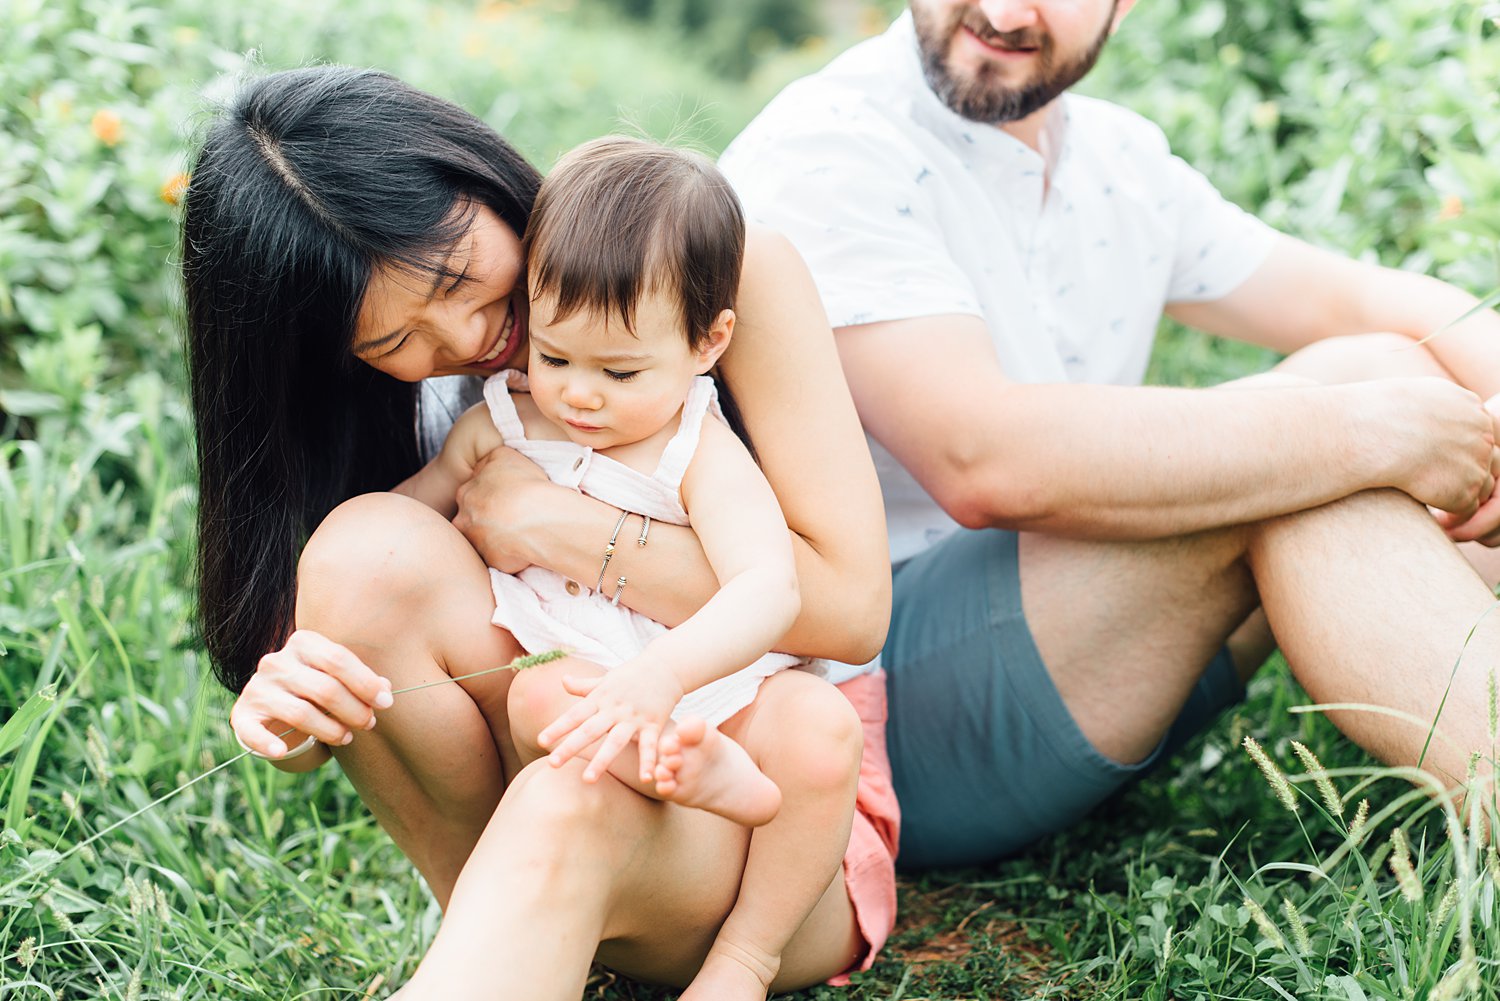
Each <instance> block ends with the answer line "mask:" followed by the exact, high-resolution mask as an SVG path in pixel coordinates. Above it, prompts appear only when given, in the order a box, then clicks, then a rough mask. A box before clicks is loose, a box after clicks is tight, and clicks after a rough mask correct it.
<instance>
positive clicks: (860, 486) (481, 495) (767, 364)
mask: <svg viewBox="0 0 1500 1001" xmlns="http://www.w3.org/2000/svg"><path fill="white" fill-rule="evenodd" d="M735 314H736V317H737V322H736V327H735V337H734V341H733V342H732V343H731V344H730V347H729V350H728V351H727V352H726V353H725V355H724V357H723V359H721V361H720V369H721V371H722V373H723V377H724V380H725V382H726V383H727V384H728V386H729V389H730V391H731V392H732V393H733V394H734V398H735V401H736V402H737V403H738V404H739V407H740V412H741V414H742V416H743V417H744V420H745V426H746V428H747V429H748V430H749V432H750V436H751V438H752V440H753V441H754V443H755V449H756V453H757V455H758V456H759V458H760V463H761V469H762V471H763V472H764V473H765V476H766V479H767V480H768V481H769V482H770V484H771V487H772V489H773V490H775V492H776V497H777V500H778V501H779V502H780V504H781V510H782V513H783V514H784V515H785V516H786V522H787V525H788V526H789V527H790V529H791V532H792V547H793V551H794V555H795V558H796V563H797V579H798V584H799V587H800V590H801V594H802V612H801V614H800V615H799V616H798V617H797V621H796V622H795V623H794V624H793V626H792V628H791V630H790V631H789V632H788V633H787V634H786V636H785V637H784V638H783V639H782V641H781V642H780V643H779V644H778V646H777V648H778V649H781V650H785V651H786V652H788V653H794V654H799V655H801V656H808V657H828V658H831V659H834V660H842V661H848V662H851V663H860V662H863V661H866V660H869V659H870V658H871V657H873V656H874V655H875V654H876V653H877V652H878V651H879V649H880V646H881V644H882V643H883V642H884V638H885V630H886V626H887V624H888V623H889V617H890V601H891V596H890V565H889V562H888V556H887V548H886V541H885V516H884V511H883V509H882V507H881V503H880V488H879V484H878V482H877V480H876V478H875V468H874V465H873V463H872V462H871V461H870V454H869V450H868V448H867V447H866V445H865V440H864V435H863V433H862V432H861V431H860V427H859V419H858V418H857V417H856V416H855V413H854V404H853V402H852V401H851V399H850V397H849V390H848V387H847V385H846V384H845V382H844V376H843V371H842V370H841V369H840V368H839V361H838V355H837V353H836V352H835V350H834V346H833V335H832V333H831V332H830V330H829V328H828V321H827V317H826V316H825V315H824V313H823V307H822V304H821V303H820V302H819V300H818V293H817V289H816V288H815V287H814V286H813V283H812V278H811V276H810V275H809V274H808V272H807V268H806V266H805V265H804V264H803V263H802V260H801V258H800V257H798V256H797V252H796V251H795V250H794V249H793V248H792V246H791V244H790V243H788V242H787V241H786V240H785V239H784V238H782V237H781V236H779V235H777V234H775V233H772V232H771V231H769V230H765V229H759V228H752V229H751V231H750V234H749V239H748V241H747V243H746V250H745V269H744V277H743V279H742V281H741V283H740V294H739V300H738V302H737V303H736V306H735ZM619 514H620V512H619V509H618V508H611V507H610V506H608V505H607V504H604V503H602V502H600V501H597V500H593V499H592V498H589V497H584V496H582V495H581V494H579V493H577V492H576V491H572V490H568V489H567V488H565V487H558V486H555V485H553V484H550V483H548V482H547V480H546V477H545V476H543V475H542V473H541V470H539V469H537V467H536V466H535V465H534V464H533V463H531V462H529V461H528V460H526V459H524V458H523V457H521V456H519V455H517V454H516V453H514V452H511V451H510V450H508V449H497V450H496V451H495V452H493V453H491V454H490V455H489V456H487V457H486V458H485V459H484V460H481V462H480V463H479V466H478V469H477V470H476V474H475V478H474V479H473V480H470V481H469V483H468V484H466V485H465V486H464V487H463V488H461V489H460V491H459V513H458V517H456V518H455V519H454V522H453V523H454V525H455V526H457V527H458V529H459V530H460V531H462V532H463V533H464V535H466V536H467V537H468V538H469V541H470V542H471V543H473V544H474V547H475V548H476V549H478V550H479V552H480V554H481V555H482V556H484V558H485V560H486V562H488V563H489V565H490V566H493V567H495V568H496V569H499V570H503V571H508V572H513V571H515V570H519V569H522V568H524V567H526V566H529V565H532V564H535V565H537V566H543V567H547V568H548V569H550V570H553V571H555V572H557V573H560V574H562V575H563V576H565V577H571V578H573V579H575V580H582V581H592V580H593V579H594V578H595V576H596V575H597V574H598V572H599V564H600V561H601V560H602V558H603V554H604V546H605V543H606V542H608V540H609V536H610V532H611V531H612V530H613V528H614V525H615V522H616V521H617V520H618V519H619ZM610 572H611V573H618V574H621V575H624V576H626V577H628V578H629V579H630V587H629V589H628V590H627V592H626V594H625V596H624V598H623V599H622V600H623V601H624V602H625V604H627V605H629V606H630V607H631V608H633V609H635V610H636V611H638V612H641V613H642V614H644V615H648V616H650V617H651V618H653V619H656V620H657V621H658V622H662V623H664V624H666V625H669V626H675V625H678V624H679V623H681V622H682V621H683V620H685V619H686V618H687V617H688V616H690V615H692V614H693V613H694V612H696V611H697V610H698V609H699V608H701V607H702V606H703V604H704V603H705V602H707V601H708V600H709V598H711V597H712V596H713V594H714V593H715V592H716V591H717V590H718V579H717V577H715V575H714V571H713V567H712V566H711V565H710V564H709V561H708V559H707V558H706V557H705V556H704V554H703V547H702V546H701V545H700V544H699V543H698V539H697V537H696V536H695V535H694V533H693V531H692V529H690V528H686V527H679V526H673V525H655V524H653V525H652V526H651V541H650V544H649V545H648V546H647V547H646V548H644V549H637V548H636V547H634V546H621V547H619V549H617V550H616V552H615V556H614V558H613V560H612V561H611V562H610Z"/></svg>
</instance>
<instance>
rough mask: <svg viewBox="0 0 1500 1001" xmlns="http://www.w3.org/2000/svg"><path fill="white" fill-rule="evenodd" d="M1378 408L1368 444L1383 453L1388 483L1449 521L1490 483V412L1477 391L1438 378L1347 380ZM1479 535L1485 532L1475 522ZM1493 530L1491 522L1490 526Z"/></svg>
mask: <svg viewBox="0 0 1500 1001" xmlns="http://www.w3.org/2000/svg"><path fill="white" fill-rule="evenodd" d="M1348 388H1349V389H1351V390H1354V391H1356V392H1360V393H1364V394H1366V395H1367V397H1368V398H1369V399H1370V400H1371V402H1372V403H1373V404H1375V405H1378V406H1382V407H1384V408H1385V419H1386V421H1387V423H1386V425H1385V428H1386V429H1385V431H1384V432H1383V438H1382V439H1381V440H1375V441H1372V442H1371V443H1370V447H1372V448H1379V449H1382V450H1383V451H1384V452H1385V453H1386V454H1387V455H1388V456H1389V461H1390V465H1389V467H1388V470H1389V477H1388V485H1390V486H1394V487H1397V488H1399V489H1401V490H1403V491H1405V492H1406V493H1407V494H1410V495H1411V496H1412V497H1414V498H1416V499H1417V500H1419V501H1421V502H1422V503H1423V504H1426V505H1427V506H1428V507H1431V508H1433V509H1434V510H1436V511H1439V512H1443V513H1444V514H1446V515H1448V516H1449V521H1450V522H1451V524H1445V526H1444V527H1446V528H1450V529H1451V528H1453V527H1455V526H1457V525H1460V524H1463V523H1466V522H1468V521H1470V520H1471V519H1473V518H1475V516H1476V515H1477V514H1478V513H1479V511H1480V510H1481V505H1485V506H1486V507H1487V506H1488V505H1486V502H1487V501H1489V500H1490V498H1491V495H1492V494H1493V493H1494V491H1495V477H1496V473H1497V472H1500V466H1497V462H1496V453H1495V448H1496V438H1497V433H1500V427H1497V420H1496V417H1495V415H1494V414H1493V413H1491V412H1490V410H1488V409H1486V407H1485V405H1484V404H1483V403H1482V402H1481V401H1480V399H1479V397H1478V396H1476V395H1475V394H1473V393H1471V392H1469V391H1468V390H1467V389H1464V388H1463V387H1461V386H1458V385H1455V384H1454V383H1451V382H1449V381H1447V380H1446V379H1440V378H1435V377H1433V378H1422V379H1381V380H1377V381H1373V382H1363V383H1355V384H1352V385H1350V386H1349V387H1348ZM1473 527H1474V530H1475V531H1476V532H1477V533H1478V534H1477V535H1476V537H1478V535H1486V534H1489V533H1488V531H1486V530H1484V526H1483V525H1479V524H1476V525H1475V526H1473ZM1489 528H1490V529H1491V530H1492V529H1493V528H1494V526H1493V525H1491V526H1489Z"/></svg>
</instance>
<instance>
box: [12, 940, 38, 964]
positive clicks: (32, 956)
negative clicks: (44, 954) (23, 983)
mask: <svg viewBox="0 0 1500 1001" xmlns="http://www.w3.org/2000/svg"><path fill="white" fill-rule="evenodd" d="M16 962H17V963H20V964H21V969H23V970H29V969H31V966H32V964H33V963H35V962H36V936H34V935H27V936H26V937H25V938H23V939H21V944H20V946H19V947H18V948H17V949H16Z"/></svg>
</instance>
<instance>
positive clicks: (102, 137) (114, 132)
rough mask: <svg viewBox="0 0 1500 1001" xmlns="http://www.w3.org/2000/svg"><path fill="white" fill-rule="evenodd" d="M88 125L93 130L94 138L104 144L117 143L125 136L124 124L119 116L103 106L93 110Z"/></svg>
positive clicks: (112, 144) (111, 144)
mask: <svg viewBox="0 0 1500 1001" xmlns="http://www.w3.org/2000/svg"><path fill="white" fill-rule="evenodd" d="M89 127H90V128H91V129H93V130H94V138H95V139H98V140H99V141H100V142H102V143H103V144H104V145H106V146H114V145H116V144H118V143H119V141H120V140H121V139H122V138H124V136H125V125H124V123H122V122H121V121H120V116H119V115H117V114H115V113H114V112H113V111H110V110H108V109H105V108H101V109H100V110H98V111H96V112H94V118H93V121H91V122H89Z"/></svg>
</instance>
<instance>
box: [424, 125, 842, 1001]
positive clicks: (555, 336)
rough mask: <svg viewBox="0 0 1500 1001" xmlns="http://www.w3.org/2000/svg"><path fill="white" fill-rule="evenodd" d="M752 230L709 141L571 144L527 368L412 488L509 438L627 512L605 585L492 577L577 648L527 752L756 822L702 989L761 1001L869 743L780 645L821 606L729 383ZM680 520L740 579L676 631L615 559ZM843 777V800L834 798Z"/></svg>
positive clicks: (500, 617)
mask: <svg viewBox="0 0 1500 1001" xmlns="http://www.w3.org/2000/svg"><path fill="white" fill-rule="evenodd" d="M744 240H745V226H744V219H743V215H742V213H741V210H740V206H739V202H738V200H737V199H736V197H735V195H734V193H733V191H732V190H731V189H730V187H729V185H728V183H727V182H726V181H725V180H724V178H723V177H722V176H721V175H720V174H719V172H718V171H717V169H716V168H714V166H713V165H712V164H711V163H709V162H708V161H707V160H705V159H703V158H701V157H698V156H696V155H693V154H690V153H686V152H682V151H678V150H673V149H669V148H664V147H661V146H658V145H655V144H652V143H648V142H644V141H640V140H635V139H628V138H620V137H609V138H605V139H600V140H596V141H594V142H590V143H586V144H584V145H583V146H581V147H579V148H577V149H575V150H574V151H572V152H571V153H569V154H568V155H567V156H566V157H564V158H563V160H562V161H560V162H559V164H558V165H557V167H556V168H555V169H554V170H553V172H552V174H551V175H549V176H548V178H547V179H546V181H545V183H544V184H543V185H542V188H541V191H540V193H539V194H538V197H537V201H536V205H535V207H534V208H533V211H532V215H531V220H530V224H529V226H528V229H527V232H526V236H525V240H524V252H525V256H526V269H527V277H528V284H529V294H530V298H531V303H532V305H531V322H530V331H529V336H530V339H531V340H530V363H529V368H528V376H525V377H523V376H520V375H519V373H505V374H501V375H497V376H494V377H492V378H491V379H490V380H489V381H488V382H487V383H486V385H485V403H484V404H481V405H479V406H476V407H475V408H473V409H472V410H470V411H468V412H467V413H466V414H464V415H463V416H462V417H461V418H460V419H459V421H458V422H457V424H455V426H454V428H453V431H452V432H451V433H450V435H449V437H448V439H447V441H446V442H445V443H444V446H443V450H442V453H441V454H440V455H439V456H438V457H437V458H435V459H434V460H433V461H432V462H431V463H429V464H428V465H427V466H426V467H425V468H424V469H423V470H421V471H420V472H419V473H418V474H417V475H416V476H415V477H413V478H412V479H411V480H409V481H408V482H407V484H406V485H404V487H403V490H404V491H406V492H408V493H411V494H413V495H415V496H417V497H418V498H420V499H422V500H423V501H425V502H426V503H428V504H430V505H431V506H433V507H434V508H436V509H438V510H440V511H443V512H445V513H446V514H448V515H449V516H451V515H452V514H453V512H454V510H455V506H456V502H455V495H456V492H457V489H458V487H459V485H460V484H462V483H463V482H464V481H466V480H467V479H468V478H469V477H470V476H471V474H472V472H473V469H474V467H475V464H476V463H477V462H478V461H479V460H480V458H481V457H482V456H484V455H485V454H486V453H487V452H489V451H491V450H492V449H494V448H496V447H497V446H500V445H502V444H503V445H506V446H509V447H511V448H513V449H515V450H517V451H519V452H520V453H521V454H523V455H526V456H527V457H529V458H530V459H532V460H533V461H535V462H536V463H537V464H538V465H539V466H540V467H541V468H542V469H543V471H544V472H546V474H547V475H548V477H549V478H551V479H552V480H553V481H554V482H557V483H561V484H564V485H567V486H570V487H573V488H575V489H578V490H581V491H582V492H584V493H586V494H588V495H590V496H593V497H596V498H598V499H600V500H602V501H605V502H607V503H609V504H612V505H613V506H615V507H618V508H620V515H619V519H618V521H617V523H616V525H615V530H614V534H613V536H612V537H611V538H610V539H609V541H608V543H607V545H606V546H605V548H604V550H603V553H602V554H601V561H602V565H601V566H600V569H599V573H598V577H597V579H595V580H587V581H585V580H578V581H573V580H568V579H566V578H564V577H562V576H561V575H559V574H556V573H554V572H552V571H550V570H546V569H543V568H540V567H529V568H527V569H526V570H523V571H522V572H521V573H520V574H517V575H514V576H511V575H507V574H502V573H499V572H498V571H493V570H492V571H491V578H492V582H493V585H494V592H495V606H496V607H495V614H494V619H493V621H494V622H495V624H496V625H498V626H501V627H503V628H505V629H507V630H509V631H510V632H511V633H512V634H513V635H514V636H515V638H516V640H517V642H518V643H520V644H521V646H522V647H524V648H525V649H526V650H527V652H530V653H536V652H542V651H546V650H552V649H563V650H565V651H567V652H568V653H569V654H570V655H572V656H571V657H569V658H568V659H566V660H563V661H559V662H555V663H553V664H548V665H545V666H542V667H537V668H533V669H531V670H529V671H526V672H524V673H522V674H521V675H519V676H518V677H517V678H516V679H515V681H514V682H513V684H512V690H511V695H510V699H509V705H510V712H511V728H512V736H513V739H514V740H515V741H516V743H517V746H518V748H519V750H520V752H521V755H522V759H523V761H531V760H536V759H537V758H540V757H541V756H543V754H544V753H545V752H546V751H547V750H549V749H550V754H548V755H547V756H548V758H549V760H550V761H551V762H552V763H553V764H556V765H561V764H563V763H564V762H566V761H567V760H568V759H569V758H571V757H573V756H575V755H579V756H582V757H585V758H587V759H588V764H587V765H586V766H585V768H584V769H583V777H584V779H586V780H589V781H595V780H598V779H599V778H600V777H602V775H603V774H604V772H605V771H609V772H610V774H611V775H613V776H615V777H616V778H617V779H619V780H621V781H624V782H627V783H628V784H630V785H632V786H633V787H634V788H636V789H639V790H640V791H641V792H643V793H644V794H646V795H648V796H652V797H654V798H658V799H664V800H669V801H672V802H675V803H679V804H682V805H685V806H691V807H697V808H701V809H704V810H708V811H711V812H713V813H716V814H719V815H721V816H723V817H726V818H728V819H729V820H732V821H734V822H736V823H740V824H744V825H748V826H753V827H757V828H758V829H757V830H756V831H755V832H754V833H753V835H752V840H751V847H750V854H749V862H748V863H747V866H746V870H745V876H744V880H743V884H742V888H741V893H740V896H739V898H738V901H737V903H736V905H735V908H734V911H733V912H732V913H731V914H730V916H729V917H728V919H727V920H726V921H725V923H724V926H723V928H722V929H721V930H720V932H719V938H718V940H717V941H716V942H715V945H714V948H713V949H712V950H711V952H710V955H709V958H708V960H707V962H706V963H705V964H704V967H703V970H702V971H701V972H700V973H699V976H698V978H697V979H696V980H694V982H693V984H692V985H690V987H689V989H688V991H687V993H685V994H684V995H683V997H685V998H701V999H710V998H712V999H721V998H740V997H745V998H749V997H759V998H764V996H765V992H766V989H767V988H768V987H769V985H770V982H771V979H772V978H774V976H775V972H776V970H777V968H778V967H779V964H780V956H781V952H782V950H783V949H784V948H785V946H786V943H787V942H788V941H789V940H790V938H791V936H792V935H793V933H794V932H796V931H797V929H798V928H799V926H800V925H801V924H802V923H803V921H804V920H805V918H806V917H807V916H808V914H810V913H811V912H812V910H813V907H814V905H815V904H816V903H817V902H818V900H819V899H820V898H821V897H822V896H823V894H824V893H825V892H826V891H827V890H828V889H829V886H830V884H831V882H832V881H833V879H834V878H835V876H836V875H837V873H838V870H839V862H840V860H841V858H842V856H843V852H844V849H845V846H846V845H847V843H848V837H849V829H850V823H851V818H852V814H853V810H854V792H855V784H856V781H857V778H858V774H859V763H860V744H859V740H858V738H857V737H854V738H853V739H840V738H838V737H835V738H834V739H830V734H835V735H844V734H858V732H859V722H858V719H857V717H856V716H855V714H854V712H853V709H852V707H851V706H850V705H849V703H848V702H847V700H845V699H844V697H843V696H842V695H841V694H840V693H839V692H838V691H837V690H836V689H834V688H833V687H832V686H831V685H829V684H827V683H826V682H824V681H822V680H821V679H819V678H817V677H815V676H814V675H813V674H811V673H809V672H808V671H805V670H792V671H787V670H785V669H786V668H788V667H793V666H796V665H798V663H799V662H798V661H797V660H796V658H793V657H791V656H788V655H784V654H776V653H770V652H769V651H770V650H771V649H772V647H773V646H775V645H776V644H777V643H778V642H779V641H780V640H781V638H782V636H784V635H785V633H786V631H787V630H788V628H790V626H791V624H792V622H793V621H794V620H795V619H796V617H797V614H798V612H799V610H800V601H799V597H798V592H797V581H796V568H795V564H794V560H793V552H792V545H791V539H790V534H789V532H788V530H787V527H786V522H785V520H784V519H783V517H782V515H781V509H780V506H779V504H778V502H777V500H776V496H775V494H774V493H773V492H772V490H771V488H770V485H769V484H768V483H767V482H766V480H765V477H764V476H763V475H762V474H761V472H760V470H759V468H758V467H757V465H756V463H755V461H754V459H753V458H752V456H751V454H750V451H749V450H748V449H747V448H746V446H745V445H744V444H743V443H741V441H740V440H739V439H738V438H737V437H736V436H735V434H734V433H733V432H732V431H731V430H730V429H729V427H728V426H727V424H726V423H725V422H724V420H723V418H722V414H721V412H720V410H719V407H718V403H717V394H716V390H715V386H714V382H713V380H712V379H711V378H710V377H709V375H708V373H709V372H710V371H711V370H712V369H713V367H714V365H715V363H716V362H717V361H718V359H719V357H720V356H721V355H722V354H723V353H724V351H725V349H726V348H727V347H728V346H729V343H730V340H731V337H732V336H733V333H734V325H735V315H734V311H733V304H734V296H735V292H736V289H737V287H738V284H739V278H740V269H741V261H742V257H743V251H744ZM662 521H665V522H671V523H675V524H684V525H690V526H691V527H692V529H693V530H694V532H695V533H696V535H697V537H698V540H699V542H700V544H701V545H702V547H703V551H704V554H705V555H706V556H707V558H708V562H709V564H710V565H711V566H712V568H713V570H714V573H715V575H716V576H717V577H718V580H719V585H720V586H719V590H718V592H717V593H716V594H715V595H714V596H713V598H711V599H710V600H709V601H708V602H707V603H706V604H705V605H704V606H703V607H702V608H700V609H699V610H698V611H697V612H696V613H694V614H693V615H692V616H691V617H689V618H688V619H687V620H686V621H684V622H682V623H681V624H680V625H678V626H676V627H675V628H672V629H668V628H666V627H665V626H663V625H662V624H660V623H658V622H655V621H653V620H651V619H649V618H647V617H646V616H644V615H641V614H640V613H637V612H634V611H632V610H631V609H629V608H628V607H627V606H626V605H624V604H622V601H621V600H622V597H623V596H624V595H625V594H626V589H627V587H628V586H629V583H630V582H629V580H628V578H627V576H626V575H625V574H623V573H616V572H615V570H616V569H617V567H618V564H614V565H612V561H613V560H614V556H615V553H616V550H617V548H618V547H623V546H628V547H632V548H639V547H645V546H647V545H648V544H649V541H650V529H651V525H652V524H653V523H654V522H662ZM790 706H795V707H796V712H795V716H796V717H797V722H796V723H795V724H793V723H791V722H788V720H789V719H790V718H791V717H792V715H793V713H792V712H790V711H787V710H784V709H782V708H780V707H790ZM761 710H764V711H761ZM809 711H811V712H812V716H811V718H812V719H814V721H815V723H814V725H813V726H811V727H810V726H808V725H807V720H808V719H809V718H810V716H809ZM778 722H780V725H778ZM830 746H832V747H834V748H836V749H837V753H835V754H834V755H833V757H834V759H835V760H829V758H830V755H829V750H828V748H829V747H830ZM799 748H803V749H805V751H806V753H805V754H802V755H799ZM830 769H831V770H832V772H833V773H834V775H835V778H836V781H835V782H834V783H833V786H834V787H835V788H839V789H841V790H842V791H843V792H844V795H834V796H831V795H830V794H829V788H830V783H829V781H828V776H829V774H830ZM814 775H816V776H817V778H816V779H814V778H811V777H810V776H814ZM760 825H764V826H760Z"/></svg>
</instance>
